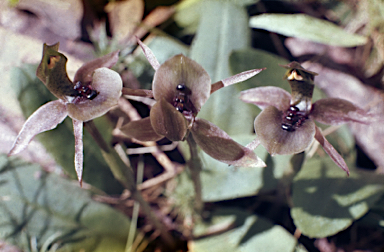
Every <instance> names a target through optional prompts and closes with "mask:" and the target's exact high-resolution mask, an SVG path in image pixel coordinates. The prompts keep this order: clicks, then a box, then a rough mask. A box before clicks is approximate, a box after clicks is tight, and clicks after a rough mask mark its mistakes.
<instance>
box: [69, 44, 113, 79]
mask: <svg viewBox="0 0 384 252" xmlns="http://www.w3.org/2000/svg"><path fill="white" fill-rule="evenodd" d="M118 60H119V51H115V52H111V53H109V54H107V55H104V56H103V57H100V58H97V59H94V60H92V61H90V62H87V63H85V64H84V65H82V66H81V67H80V68H79V69H78V70H77V72H76V74H75V77H74V79H73V82H74V83H76V82H78V81H81V82H82V83H83V84H86V83H89V82H91V81H92V75H93V72H94V71H95V70H96V69H98V68H101V67H106V68H111V67H113V66H114V65H115V64H116V63H117V61H118Z"/></svg>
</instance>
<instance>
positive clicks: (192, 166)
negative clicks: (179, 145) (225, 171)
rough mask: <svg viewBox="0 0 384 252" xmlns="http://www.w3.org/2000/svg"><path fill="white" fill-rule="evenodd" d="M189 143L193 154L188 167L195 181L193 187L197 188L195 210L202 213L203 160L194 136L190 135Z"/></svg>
mask: <svg viewBox="0 0 384 252" xmlns="http://www.w3.org/2000/svg"><path fill="white" fill-rule="evenodd" d="M187 143H188V145H189V150H190V152H191V158H190V160H189V162H188V167H189V170H190V172H191V178H192V181H193V186H194V187H195V210H196V211H197V212H198V213H201V211H202V210H203V206H204V205H203V198H202V192H201V179H200V173H201V167H202V164H201V160H200V157H199V155H198V152H197V144H196V142H195V139H193V136H192V134H189V135H188V137H187Z"/></svg>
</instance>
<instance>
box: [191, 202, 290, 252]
mask: <svg viewBox="0 0 384 252" xmlns="http://www.w3.org/2000/svg"><path fill="white" fill-rule="evenodd" d="M226 227H229V228H228V230H226V231H225V232H223V233H220V234H218V235H211V236H207V237H205V238H201V239H197V240H193V241H191V242H190V243H189V244H188V247H189V249H190V251H191V252H203V251H210V252H216V251H217V252H240V251H241V252H248V251H249V252H254V251H281V252H285V251H295V248H296V246H297V240H296V238H294V237H293V236H292V235H291V234H290V233H289V232H288V231H287V230H285V229H284V228H283V227H281V226H279V225H273V224H272V223H271V222H269V221H268V220H266V219H264V218H261V217H258V216H256V215H250V214H248V213H246V212H243V211H241V210H236V209H226V210H220V211H217V212H216V213H213V216H212V218H211V221H210V222H209V223H199V224H197V225H196V226H195V229H194V231H195V235H203V234H204V232H205V231H206V230H209V229H211V230H213V229H215V228H216V229H219V228H223V229H224V230H225V228H226ZM231 227H233V228H231Z"/></svg>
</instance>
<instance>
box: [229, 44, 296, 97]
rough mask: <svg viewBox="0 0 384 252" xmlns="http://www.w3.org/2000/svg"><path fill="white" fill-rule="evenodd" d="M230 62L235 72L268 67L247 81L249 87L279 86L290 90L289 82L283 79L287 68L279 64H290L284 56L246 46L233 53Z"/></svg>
mask: <svg viewBox="0 0 384 252" xmlns="http://www.w3.org/2000/svg"><path fill="white" fill-rule="evenodd" d="M229 64H230V68H231V70H232V72H233V73H238V72H242V71H246V70H248V69H253V68H263V67H266V68H267V69H266V70H264V71H262V72H261V73H259V74H258V75H257V76H256V77H255V78H251V79H249V80H246V81H245V83H246V88H247V89H249V88H254V87H259V86H277V87H281V88H283V89H284V90H286V91H289V92H290V87H289V84H288V82H287V81H285V80H284V79H283V77H284V74H285V73H286V71H287V70H286V69H285V68H283V67H281V66H279V64H280V65H285V64H288V61H287V60H286V59H284V58H282V57H279V56H277V55H274V54H272V53H269V52H266V51H262V50H257V49H253V48H244V49H240V50H234V51H233V52H232V53H231V55H230V57H229Z"/></svg>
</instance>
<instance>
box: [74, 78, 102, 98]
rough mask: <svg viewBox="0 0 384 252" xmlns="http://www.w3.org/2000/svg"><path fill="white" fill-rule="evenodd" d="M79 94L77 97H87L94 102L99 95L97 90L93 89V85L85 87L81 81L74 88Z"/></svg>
mask: <svg viewBox="0 0 384 252" xmlns="http://www.w3.org/2000/svg"><path fill="white" fill-rule="evenodd" d="M73 88H74V89H75V90H76V91H77V92H78V94H77V96H80V97H85V98H87V99H88V100H93V99H95V98H96V96H97V95H98V94H99V93H98V92H97V91H96V90H94V89H92V87H91V85H83V83H81V82H80V81H78V82H76V84H75V86H74V87H73Z"/></svg>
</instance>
